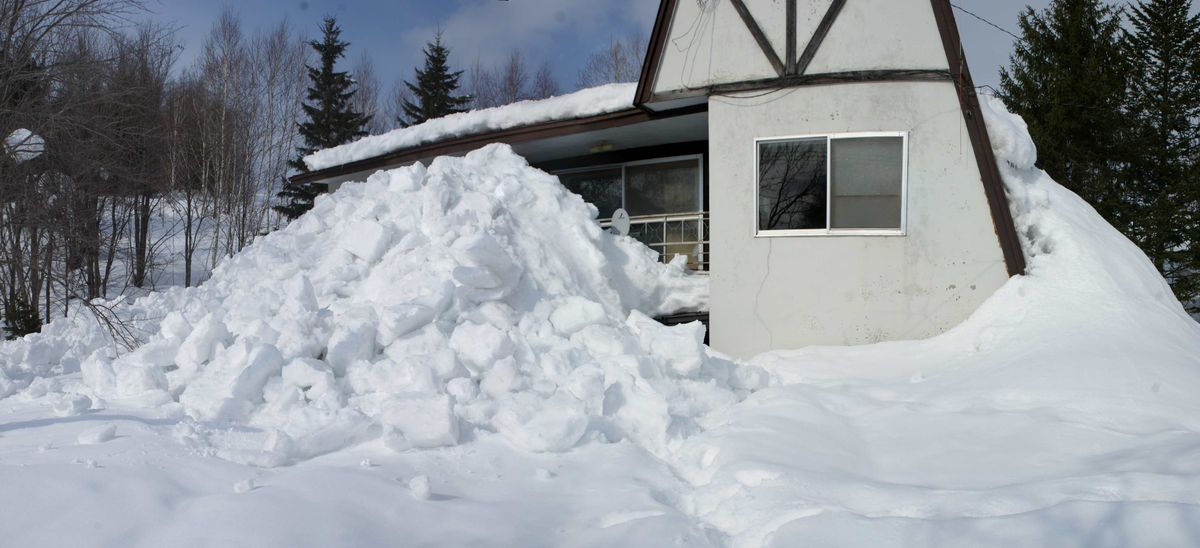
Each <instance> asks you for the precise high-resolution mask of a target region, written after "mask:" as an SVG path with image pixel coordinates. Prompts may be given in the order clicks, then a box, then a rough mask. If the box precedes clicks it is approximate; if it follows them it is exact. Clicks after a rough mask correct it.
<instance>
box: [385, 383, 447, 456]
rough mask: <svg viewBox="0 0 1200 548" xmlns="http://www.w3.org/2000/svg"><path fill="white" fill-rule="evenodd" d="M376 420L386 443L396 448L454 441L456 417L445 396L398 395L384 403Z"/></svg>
mask: <svg viewBox="0 0 1200 548" xmlns="http://www.w3.org/2000/svg"><path fill="white" fill-rule="evenodd" d="M380 422H382V423H383V425H384V428H385V429H386V432H385V439H386V441H387V444H388V446H389V447H391V448H393V449H395V450H397V451H404V450H406V449H412V448H418V449H425V448H431V447H446V446H451V445H457V444H458V419H457V418H456V417H455V416H454V406H453V405H452V404H451V402H450V397H449V396H444V395H437V396H420V395H415V394H405V395H401V396H398V397H396V398H394V399H392V400H390V401H388V403H386V404H384V406H383V418H382V420H381V421H380Z"/></svg>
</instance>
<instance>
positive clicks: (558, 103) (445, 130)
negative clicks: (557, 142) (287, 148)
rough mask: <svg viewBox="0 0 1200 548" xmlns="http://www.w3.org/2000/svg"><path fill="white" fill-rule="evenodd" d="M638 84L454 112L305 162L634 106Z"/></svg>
mask: <svg viewBox="0 0 1200 548" xmlns="http://www.w3.org/2000/svg"><path fill="white" fill-rule="evenodd" d="M636 88H637V84H632V83H630V84H606V85H603V86H597V87H594V88H587V89H581V90H579V91H576V92H574V93H568V94H566V95H560V96H558V97H550V98H548V99H539V100H532V101H520V102H517V103H513V104H511V105H504V106H500V107H494V108H487V109H481V110H473V111H470V112H463V113H459V114H451V115H449V116H445V117H442V118H436V119H433V120H429V121H428V122H425V123H423V124H417V125H415V126H410V127H406V128H400V129H394V130H392V131H389V132H387V133H384V134H382V135H372V136H370V137H364V138H362V139H359V140H357V141H354V142H353V143H347V144H344V145H341V146H337V147H333V148H327V149H324V150H319V151H317V152H315V153H313V154H310V155H308V156H305V157H304V163H305V164H306V165H307V166H308V169H311V170H314V171H315V170H320V169H326V168H330V167H334V166H340V165H343V164H348V163H350V162H356V161H358V160H364V159H367V158H373V157H375V156H380V155H383V154H387V153H389V152H393V151H396V150H401V149H405V148H411V147H415V146H420V145H425V144H429V143H436V142H439V141H444V140H447V139H453V138H456V137H463V136H467V135H476V134H480V133H487V132H491V131H499V130H504V129H510V128H515V127H521V126H527V125H531V124H537V123H541V122H550V121H555V120H571V119H574V118H583V117H586V116H595V115H597V114H607V113H610V112H618V111H621V110H627V109H630V108H633V94H634V90H635V89H636Z"/></svg>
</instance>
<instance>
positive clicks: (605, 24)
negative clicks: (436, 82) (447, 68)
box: [401, 0, 657, 83]
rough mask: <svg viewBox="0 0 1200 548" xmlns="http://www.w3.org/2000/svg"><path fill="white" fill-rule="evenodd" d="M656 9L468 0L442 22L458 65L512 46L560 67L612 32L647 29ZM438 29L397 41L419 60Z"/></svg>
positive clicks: (619, 0)
mask: <svg viewBox="0 0 1200 548" xmlns="http://www.w3.org/2000/svg"><path fill="white" fill-rule="evenodd" d="M656 11H657V2H654V1H653V0H509V1H498V0H471V1H467V2H464V3H463V4H462V6H461V7H460V8H459V9H458V11H456V12H455V13H454V14H452V15H451V16H450V17H449V18H447V19H446V20H445V21H443V22H442V23H441V25H440V28H441V30H442V33H443V39H444V40H445V42H446V44H447V45H448V46H450V48H451V55H452V56H453V59H452V60H451V62H452V63H454V64H455V65H456V66H458V67H460V68H461V67H466V66H469V65H470V64H471V63H473V62H474V61H475V59H476V58H478V59H479V60H481V61H482V62H484V63H494V62H497V61H500V60H501V59H503V58H505V57H506V56H507V55H508V52H509V51H510V50H512V49H513V48H516V49H518V50H522V51H525V52H527V53H528V54H529V55H530V57H531V61H533V62H535V63H537V62H540V61H542V60H545V61H548V62H550V63H552V64H554V65H555V66H559V67H562V66H564V65H563V62H564V61H568V63H567V64H569V60H568V59H566V56H569V55H573V54H574V53H576V52H580V51H586V50H587V49H590V47H591V46H593V45H596V46H598V45H599V44H601V43H606V42H607V41H608V39H609V37H610V36H615V37H618V38H620V37H624V36H625V35H628V34H630V33H631V32H636V31H643V32H648V30H649V28H650V26H651V24H652V23H653V19H654V14H655V12H656ZM437 30H438V27H422V28H415V29H410V30H408V31H405V32H404V34H403V37H402V39H401V43H402V44H403V47H404V48H405V49H408V50H409V51H412V52H414V53H413V54H411V59H410V60H409V62H410V63H411V64H412V65H414V66H415V65H416V64H418V63H419V62H420V61H421V55H420V49H421V48H422V47H423V46H424V45H425V43H426V42H428V41H429V40H430V39H432V37H433V35H434V33H436V32H437ZM592 42H595V44H592ZM564 83H565V82H564Z"/></svg>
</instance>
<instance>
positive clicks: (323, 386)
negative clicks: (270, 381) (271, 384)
mask: <svg viewBox="0 0 1200 548" xmlns="http://www.w3.org/2000/svg"><path fill="white" fill-rule="evenodd" d="M335 382H336V381H335V380H334V378H333V371H331V370H330V369H329V365H328V364H326V363H325V362H323V361H321V360H314V359H312V358H297V359H295V360H292V361H291V363H288V364H287V365H286V366H284V368H283V383H284V384H285V385H288V386H294V387H296V388H299V389H300V390H302V391H304V392H305V395H306V397H308V399H310V400H315V399H318V398H321V397H322V396H324V395H326V394H329V393H330V392H331V391H333V390H334V389H335V387H334V383H335Z"/></svg>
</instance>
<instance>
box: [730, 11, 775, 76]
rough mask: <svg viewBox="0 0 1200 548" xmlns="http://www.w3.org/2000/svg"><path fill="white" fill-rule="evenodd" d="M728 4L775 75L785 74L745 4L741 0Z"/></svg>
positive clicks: (773, 50) (773, 49)
mask: <svg viewBox="0 0 1200 548" xmlns="http://www.w3.org/2000/svg"><path fill="white" fill-rule="evenodd" d="M729 3H730V4H733V9H734V10H736V11H737V13H738V16H739V17H741V18H742V22H743V23H745V24H746V28H747V29H749V30H750V35H751V36H753V37H754V41H755V42H758V48H759V49H761V50H762V52H763V55H765V56H767V61H770V63H771V67H772V68H774V69H775V73H776V74H778V75H779V76H783V75H784V74H787V68H786V67H784V66H783V61H780V60H779V54H778V53H775V48H774V47H772V46H771V42H770V41H769V40H767V35H766V34H763V31H762V28H760V27H759V26H758V22H757V21H755V20H754V16H753V15H751V14H750V10H749V9H747V8H746V4H745V2H743V1H742V0H729Z"/></svg>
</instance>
